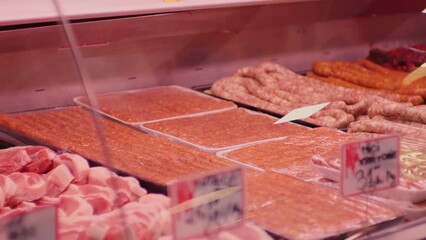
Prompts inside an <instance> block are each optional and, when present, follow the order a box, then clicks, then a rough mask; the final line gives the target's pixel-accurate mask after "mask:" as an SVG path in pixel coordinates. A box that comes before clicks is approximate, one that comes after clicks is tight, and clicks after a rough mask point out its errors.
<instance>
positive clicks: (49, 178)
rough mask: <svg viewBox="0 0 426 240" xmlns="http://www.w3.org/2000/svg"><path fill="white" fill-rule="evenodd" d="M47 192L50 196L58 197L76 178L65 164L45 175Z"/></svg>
mask: <svg viewBox="0 0 426 240" xmlns="http://www.w3.org/2000/svg"><path fill="white" fill-rule="evenodd" d="M45 180H46V185H47V189H46V191H47V193H46V195H47V196H49V197H57V196H59V194H61V193H62V192H63V191H64V190H65V189H66V188H67V187H68V185H69V184H70V183H71V182H72V180H74V176H73V175H72V173H71V172H70V170H69V169H68V168H67V166H66V165H65V164H61V165H59V166H57V167H56V168H54V169H53V170H51V171H50V172H49V173H47V174H46V175H45Z"/></svg>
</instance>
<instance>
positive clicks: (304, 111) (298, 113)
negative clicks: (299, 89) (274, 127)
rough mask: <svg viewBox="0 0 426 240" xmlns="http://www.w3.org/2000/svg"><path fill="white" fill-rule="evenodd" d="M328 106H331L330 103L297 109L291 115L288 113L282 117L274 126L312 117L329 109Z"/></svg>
mask: <svg viewBox="0 0 426 240" xmlns="http://www.w3.org/2000/svg"><path fill="white" fill-rule="evenodd" d="M328 104H330V102H326V103H321V104H316V105H312V106H307V107H301V108H296V109H294V110H292V111H290V112H289V113H287V114H286V115H285V116H284V117H282V118H281V119H279V120H278V121H276V122H275V123H274V124H279V123H285V122H290V121H294V120H299V119H304V118H307V117H310V116H312V115H314V114H315V113H316V112H318V111H319V110H321V109H323V108H325V107H327V105H328Z"/></svg>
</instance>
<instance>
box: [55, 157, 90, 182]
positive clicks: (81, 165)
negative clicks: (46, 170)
mask: <svg viewBox="0 0 426 240" xmlns="http://www.w3.org/2000/svg"><path fill="white" fill-rule="evenodd" d="M55 163H56V164H58V163H59V164H65V165H66V166H67V167H68V169H69V170H70V171H71V173H72V175H73V176H74V180H73V181H72V182H73V183H76V184H85V183H87V177H88V176H89V169H90V167H89V163H88V162H87V160H86V159H84V158H82V157H80V156H79V155H77V154H70V153H64V154H61V155H58V156H56V158H55Z"/></svg>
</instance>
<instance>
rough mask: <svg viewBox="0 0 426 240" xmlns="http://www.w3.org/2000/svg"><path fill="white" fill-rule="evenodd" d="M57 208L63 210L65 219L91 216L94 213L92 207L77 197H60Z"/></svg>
mask: <svg viewBox="0 0 426 240" xmlns="http://www.w3.org/2000/svg"><path fill="white" fill-rule="evenodd" d="M58 208H59V209H61V210H63V211H64V212H65V214H66V216H67V217H75V216H87V215H93V212H94V211H93V208H92V205H90V204H89V203H88V202H87V201H86V200H85V199H84V198H82V197H80V196H77V195H61V196H60V197H59V206H58Z"/></svg>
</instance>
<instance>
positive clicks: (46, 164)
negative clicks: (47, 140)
mask: <svg viewBox="0 0 426 240" xmlns="http://www.w3.org/2000/svg"><path fill="white" fill-rule="evenodd" d="M25 150H26V151H27V153H28V155H29V156H30V159H31V162H30V163H28V164H27V165H25V167H24V168H23V169H22V171H23V172H34V173H39V174H42V173H46V172H48V171H49V170H50V168H51V166H52V159H53V158H54V157H55V156H56V153H55V152H53V151H52V150H50V149H48V148H45V147H40V146H29V147H26V148H25Z"/></svg>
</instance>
